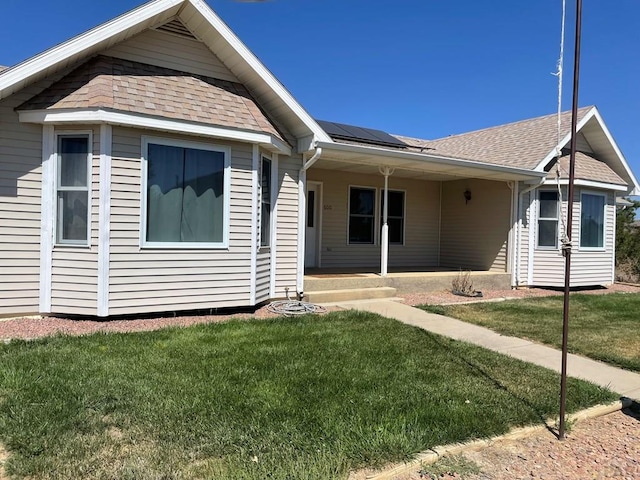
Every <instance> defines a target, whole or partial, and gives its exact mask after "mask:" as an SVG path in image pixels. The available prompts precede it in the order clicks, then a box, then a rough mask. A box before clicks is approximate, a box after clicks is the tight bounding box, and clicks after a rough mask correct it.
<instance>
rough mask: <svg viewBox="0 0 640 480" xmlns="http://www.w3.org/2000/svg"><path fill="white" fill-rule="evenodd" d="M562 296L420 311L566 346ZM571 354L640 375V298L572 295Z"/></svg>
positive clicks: (627, 295) (555, 345)
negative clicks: (563, 333) (563, 328)
mask: <svg viewBox="0 0 640 480" xmlns="http://www.w3.org/2000/svg"><path fill="white" fill-rule="evenodd" d="M562 302H563V299H562V297H561V296H555V297H542V298H529V299H521V300H510V301H506V302H486V303H476V304H468V305H450V306H430V305H422V306H421V308H422V309H424V310H427V311H430V312H433V313H439V314H442V315H447V316H450V317H454V318H458V319H460V320H464V321H465V322H470V323H475V324H476V325H481V326H483V327H487V328H490V329H492V330H495V331H496V332H499V333H502V334H505V335H512V336H516V337H521V338H528V339H530V340H534V341H536V342H540V343H545V344H547V345H551V346H553V347H557V348H561V347H562ZM569 314H570V315H569V351H570V352H572V353H577V354H579V355H584V356H586V357H591V358H593V359H595V360H601V361H603V362H607V363H610V364H612V365H615V366H618V367H622V368H626V369H628V370H633V371H636V372H638V371H640V294H637V293H633V294H607V295H585V294H572V295H571V300H570V306H569Z"/></svg>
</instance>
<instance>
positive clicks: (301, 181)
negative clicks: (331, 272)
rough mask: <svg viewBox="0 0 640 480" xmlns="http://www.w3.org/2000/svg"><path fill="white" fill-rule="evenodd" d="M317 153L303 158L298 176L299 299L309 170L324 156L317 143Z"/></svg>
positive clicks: (301, 289) (301, 291) (301, 287)
mask: <svg viewBox="0 0 640 480" xmlns="http://www.w3.org/2000/svg"><path fill="white" fill-rule="evenodd" d="M315 149H316V151H315V152H314V154H313V155H312V156H311V158H310V159H309V160H305V157H304V155H303V157H302V160H303V161H302V168H300V173H299V175H298V271H297V273H296V293H297V295H298V298H300V299H302V297H304V257H305V246H306V231H305V225H306V223H305V216H306V211H307V196H306V190H307V170H309V169H310V168H311V167H312V166H313V165H314V164H315V163H316V162H317V161H318V160H319V159H320V156H321V155H322V147H319V146H318V142H316V147H315Z"/></svg>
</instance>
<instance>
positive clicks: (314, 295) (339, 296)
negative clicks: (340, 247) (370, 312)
mask: <svg viewBox="0 0 640 480" xmlns="http://www.w3.org/2000/svg"><path fill="white" fill-rule="evenodd" d="M395 296H396V289H395V288H393V287H374V288H345V289H341V290H319V291H315V292H306V293H305V295H304V298H305V300H306V301H307V302H309V303H332V302H344V301H349V300H371V299H374V298H392V297H395Z"/></svg>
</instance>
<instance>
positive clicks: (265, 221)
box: [260, 157, 271, 247]
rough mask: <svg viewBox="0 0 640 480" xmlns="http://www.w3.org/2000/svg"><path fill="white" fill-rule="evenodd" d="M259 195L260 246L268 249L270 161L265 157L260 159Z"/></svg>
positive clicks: (269, 229) (269, 235) (269, 230)
mask: <svg viewBox="0 0 640 480" xmlns="http://www.w3.org/2000/svg"><path fill="white" fill-rule="evenodd" d="M260 195H261V200H260V205H261V210H260V246H261V247H268V246H269V241H270V239H271V160H269V159H268V158H266V157H262V168H261V175H260Z"/></svg>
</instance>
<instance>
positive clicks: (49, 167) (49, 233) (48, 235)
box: [39, 125, 56, 313]
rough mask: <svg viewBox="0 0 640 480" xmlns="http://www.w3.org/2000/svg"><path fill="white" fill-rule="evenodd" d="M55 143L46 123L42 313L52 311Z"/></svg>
mask: <svg viewBox="0 0 640 480" xmlns="http://www.w3.org/2000/svg"><path fill="white" fill-rule="evenodd" d="M55 143H56V136H55V131H54V128H53V125H44V126H43V127H42V207H41V218H40V306H39V308H40V313H51V284H52V263H53V222H54V218H53V217H54V212H55V199H54V191H55V187H54V184H55Z"/></svg>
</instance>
